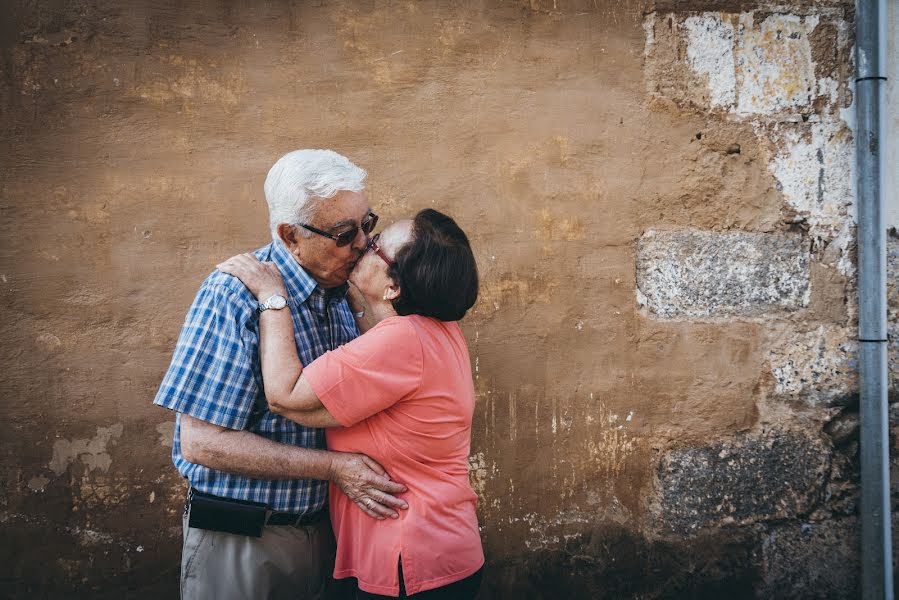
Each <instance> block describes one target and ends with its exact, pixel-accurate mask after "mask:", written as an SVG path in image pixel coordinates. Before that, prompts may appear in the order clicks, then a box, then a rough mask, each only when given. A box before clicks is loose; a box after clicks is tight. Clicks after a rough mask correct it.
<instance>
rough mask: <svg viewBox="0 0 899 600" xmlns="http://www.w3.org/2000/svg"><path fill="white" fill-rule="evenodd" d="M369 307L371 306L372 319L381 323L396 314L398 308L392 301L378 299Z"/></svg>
mask: <svg viewBox="0 0 899 600" xmlns="http://www.w3.org/2000/svg"><path fill="white" fill-rule="evenodd" d="M369 308H371V320H372V321H374V323H375V324H377V323H380V322H381V321H383V320H384V319H386V318H388V317H395V316H396V310H394V308H393V304H391V303H390V302H384V301H378V302H375V303H372V304H371V305H369Z"/></svg>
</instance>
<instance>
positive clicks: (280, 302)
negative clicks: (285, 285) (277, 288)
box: [267, 296, 287, 310]
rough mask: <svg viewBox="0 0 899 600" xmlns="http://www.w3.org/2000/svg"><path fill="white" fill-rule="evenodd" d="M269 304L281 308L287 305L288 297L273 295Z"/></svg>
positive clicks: (271, 306) (277, 308)
mask: <svg viewBox="0 0 899 600" xmlns="http://www.w3.org/2000/svg"><path fill="white" fill-rule="evenodd" d="M267 304H268V305H269V307H270V308H274V309H275V310H279V309H282V308H284V307H285V306H287V299H286V298H285V297H284V296H272V297H271V298H269V299H268V302H267Z"/></svg>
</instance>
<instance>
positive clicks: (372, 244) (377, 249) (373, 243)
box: [366, 233, 393, 266]
mask: <svg viewBox="0 0 899 600" xmlns="http://www.w3.org/2000/svg"><path fill="white" fill-rule="evenodd" d="M379 239H381V234H380V233H376V234H375V235H374V236H372V238H371V239H370V240H368V247H367V248H366V251H368V250H371V251H373V252H374V253H375V254H377V255H378V257H379V258H380V259H381V260H383V261H384V262H386V263H387V266H390V265H392V264H393V261H392V260H390V259H389V258H388V257H387V255H386V254H384V251H383V250H381V246H379V245H378V240H379Z"/></svg>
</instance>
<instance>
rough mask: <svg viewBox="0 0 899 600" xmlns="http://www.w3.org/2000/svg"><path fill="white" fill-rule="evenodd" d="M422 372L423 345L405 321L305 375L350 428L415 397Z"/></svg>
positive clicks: (391, 323) (391, 321) (395, 320)
mask: <svg viewBox="0 0 899 600" xmlns="http://www.w3.org/2000/svg"><path fill="white" fill-rule="evenodd" d="M421 372H422V350H421V341H420V340H419V338H418V332H417V330H416V329H415V326H414V325H412V324H411V323H410V322H409V321H408V319H406V318H404V317H391V318H388V319H385V320H383V321H381V322H380V323H378V324H377V325H376V326H374V327H373V328H371V329H370V330H369V331H368V332H367V333H365V334H363V335H361V336H359V337H358V338H356V339H355V340H353V341H352V342H349V343H348V344H344V345H343V346H341V347H340V348H338V349H337V350H332V351H330V352H327V353H325V354H323V355H322V356H320V357H319V358H317V359H316V360H314V361H313V362H312V364H310V365H309V366H308V367H306V368H305V369H303V375H304V376H305V377H306V381H308V382H309V384H310V385H311V386H312V389H313V391H315V394H316V395H317V396H318V398H319V400H321V403H322V404H323V405H324V407H325V408H326V409H328V412H329V413H331V415H332V416H333V417H334V418H335V419H336V420H337V421H338V422H339V423H340V424H341V425H343V426H344V427H349V426H350V425H354V424H356V423H358V422H360V421H363V420H365V419H367V418H368V417H370V416H372V415H374V414H377V413H379V412H381V411H382V410H384V409H386V408H389V407H390V406H393V405H394V404H395V403H397V402H398V401H400V400H402V399H403V398H406V397H408V396H410V395H412V394H413V393H414V392H415V391H416V390H418V388H419V387H420V385H421Z"/></svg>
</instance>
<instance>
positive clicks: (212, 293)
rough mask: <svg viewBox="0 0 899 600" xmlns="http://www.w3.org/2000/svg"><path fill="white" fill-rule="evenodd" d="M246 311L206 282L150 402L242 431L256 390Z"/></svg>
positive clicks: (218, 287) (227, 293)
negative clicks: (243, 335) (245, 330)
mask: <svg viewBox="0 0 899 600" xmlns="http://www.w3.org/2000/svg"><path fill="white" fill-rule="evenodd" d="M246 313H247V309H246V308H245V307H244V306H243V303H242V302H241V301H240V299H239V298H237V297H236V296H235V295H234V293H233V292H231V291H230V290H229V289H227V288H226V287H224V286H221V285H215V284H204V285H203V287H201V288H200V291H199V292H198V293H197V297H196V298H195V299H194V303H193V305H192V306H191V307H190V310H189V311H188V313H187V317H186V319H185V321H184V326H183V327H182V329H181V335H180V337H179V338H178V344H177V345H176V347H175V354H174V356H173V357H172V363H171V365H170V366H169V369H168V371H167V372H166V374H165V377H164V378H163V380H162V385H161V386H160V388H159V392H158V393H157V394H156V399H155V400H154V401H153V403H154V404H157V405H159V406H162V407H165V408H169V409H171V410H174V411H177V412H179V413H184V414H188V415H190V416H192V417H195V418H197V419H201V420H203V421H207V422H209V423H213V424H215V425H220V426H222V427H228V428H229V429H245V428H246V427H247V426H248V424H249V421H250V417H251V414H252V412H253V406H254V403H255V401H256V398H257V396H258V394H259V386H258V385H257V382H256V379H255V377H254V375H253V368H252V364H253V363H252V356H251V355H252V354H253V353H252V352H251V351H250V350H248V348H247V344H246V343H245V341H244V340H243V339H242V338H241V332H242V330H243V328H244V326H245V322H246V319H247V318H248V315H247V314H246Z"/></svg>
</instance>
